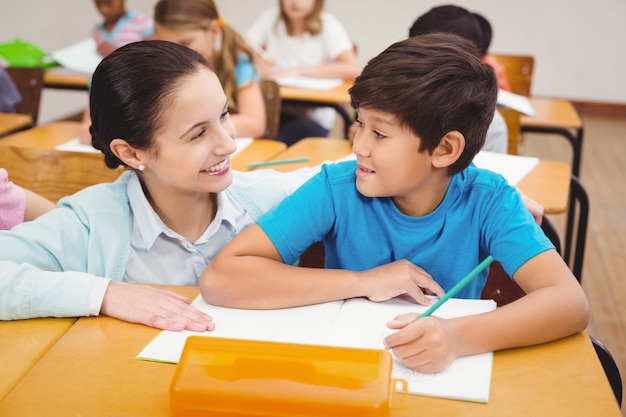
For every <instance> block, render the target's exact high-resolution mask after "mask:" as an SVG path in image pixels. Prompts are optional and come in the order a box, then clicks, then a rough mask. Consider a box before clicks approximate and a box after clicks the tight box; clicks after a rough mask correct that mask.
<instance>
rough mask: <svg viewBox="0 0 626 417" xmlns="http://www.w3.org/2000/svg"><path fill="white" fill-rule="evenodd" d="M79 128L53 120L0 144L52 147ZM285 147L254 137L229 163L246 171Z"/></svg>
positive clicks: (66, 139) (73, 136)
mask: <svg viewBox="0 0 626 417" xmlns="http://www.w3.org/2000/svg"><path fill="white" fill-rule="evenodd" d="M79 129H80V122H53V123H49V124H46V125H43V126H38V127H36V128H33V129H28V130H25V131H22V132H19V133H16V134H14V135H10V136H7V137H5V138H2V139H0V146H4V145H6V146H9V145H12V146H23V147H35V148H54V147H56V146H58V145H61V144H62V143H65V142H67V141H69V140H71V139H73V138H75V137H77V135H78V131H79ZM285 148H286V145H285V144H284V143H283V142H279V141H276V140H270V139H256V140H254V141H253V142H252V143H251V144H250V145H249V146H248V147H246V148H245V149H244V150H242V151H241V152H240V153H238V154H237V155H236V156H235V157H234V158H232V161H231V165H232V167H233V169H236V170H240V171H247V170H248V164H249V163H251V162H256V161H265V160H267V159H270V158H272V157H273V156H274V155H276V154H278V153H279V152H281V151H283V150H284V149H285Z"/></svg>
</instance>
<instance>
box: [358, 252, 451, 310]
mask: <svg viewBox="0 0 626 417" xmlns="http://www.w3.org/2000/svg"><path fill="white" fill-rule="evenodd" d="M361 274H362V276H361V279H363V280H364V285H365V289H366V292H365V296H366V297H367V298H368V299H369V300H370V301H376V302H380V301H386V300H390V299H392V298H395V297H398V296H400V295H403V294H407V295H408V296H410V297H411V298H413V299H414V300H415V301H416V302H418V303H419V304H422V305H431V304H432V303H433V301H432V300H431V299H430V298H428V297H426V294H428V295H433V294H436V295H438V296H439V297H441V296H443V295H444V290H443V288H441V286H440V285H439V284H437V282H435V280H433V278H432V277H431V276H430V274H428V273H427V272H426V271H424V270H423V269H422V268H420V267H419V266H417V265H414V264H413V263H411V262H409V261H407V260H406V259H401V260H399V261H395V262H392V263H389V264H386V265H382V266H379V267H376V268H372V269H369V270H367V271H363V272H362V273H361Z"/></svg>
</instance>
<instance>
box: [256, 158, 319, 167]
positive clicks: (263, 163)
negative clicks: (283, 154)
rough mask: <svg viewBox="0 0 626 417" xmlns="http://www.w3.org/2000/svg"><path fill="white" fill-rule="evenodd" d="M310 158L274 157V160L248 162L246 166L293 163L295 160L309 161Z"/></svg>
mask: <svg viewBox="0 0 626 417" xmlns="http://www.w3.org/2000/svg"><path fill="white" fill-rule="evenodd" d="M310 160H311V158H309V157H304V158H292V159H276V160H274V161H263V162H252V163H250V164H248V168H259V167H267V166H271V165H282V164H293V163H296V162H309V161H310Z"/></svg>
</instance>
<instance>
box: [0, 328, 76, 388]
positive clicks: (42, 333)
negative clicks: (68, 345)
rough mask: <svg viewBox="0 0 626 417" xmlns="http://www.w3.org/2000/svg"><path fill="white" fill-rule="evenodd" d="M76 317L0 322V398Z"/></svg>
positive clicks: (65, 330) (33, 364)
mask: <svg viewBox="0 0 626 417" xmlns="http://www.w3.org/2000/svg"><path fill="white" fill-rule="evenodd" d="M75 321H76V319H73V318H68V319H65V318H63V319H56V318H41V319H32V320H16V321H0V340H2V343H0V362H1V363H2V372H0V399H2V398H4V396H6V394H7V393H8V392H9V391H11V389H12V388H13V387H14V386H15V385H16V384H17V383H18V381H20V380H21V379H22V378H23V377H24V375H26V374H27V373H28V371H30V369H31V368H32V367H33V366H35V364H36V363H37V362H38V361H39V360H40V359H41V358H42V357H43V356H44V355H45V353H46V352H47V351H48V350H49V349H50V348H51V347H52V346H53V345H54V344H55V343H56V342H57V341H58V340H59V339H60V338H61V336H63V335H64V334H65V332H67V331H68V330H69V329H70V327H71V326H72V324H74V322H75Z"/></svg>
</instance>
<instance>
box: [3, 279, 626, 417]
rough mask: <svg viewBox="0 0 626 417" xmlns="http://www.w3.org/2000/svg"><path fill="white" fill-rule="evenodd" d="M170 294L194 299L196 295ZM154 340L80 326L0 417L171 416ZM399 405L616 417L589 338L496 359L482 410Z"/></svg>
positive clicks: (165, 373)
mask: <svg viewBox="0 0 626 417" xmlns="http://www.w3.org/2000/svg"><path fill="white" fill-rule="evenodd" d="M173 290H175V291H177V292H179V293H181V294H185V295H187V296H190V297H193V296H195V295H197V294H198V289H197V288H195V287H174V288H173ZM20 323H21V322H20ZM0 324H4V323H0ZM217 325H218V326H220V325H228V324H227V323H217ZM157 334H158V330H156V329H153V328H149V327H146V326H142V325H137V324H131V323H126V322H122V321H119V320H116V319H112V318H108V317H92V318H81V319H79V320H78V322H77V323H76V324H74V326H72V327H71V329H70V330H69V331H68V332H67V333H65V335H64V336H63V337H62V338H61V339H60V340H59V341H58V342H57V343H56V344H55V345H54V346H53V347H52V348H51V349H50V350H49V351H48V353H47V354H46V355H45V356H44V357H43V358H42V359H41V360H40V361H39V362H38V363H37V364H36V365H35V366H34V367H33V368H32V369H31V370H30V372H28V373H27V374H26V375H25V376H24V377H23V378H22V379H21V381H20V382H19V383H18V384H17V385H16V386H15V387H14V388H13V390H12V391H11V392H9V393H8V394H7V395H6V396H5V398H4V399H2V400H1V401H0V415H2V416H5V417H10V416H16V417H17V416H19V417H30V416H41V415H45V416H49V417H52V416H59V417H66V416H70V415H73V416H78V415H89V416H151V417H158V416H171V415H172V413H171V411H170V407H169V385H170V382H171V380H172V377H173V374H174V370H175V365H172V364H165V363H157V362H148V361H140V360H137V359H135V356H136V355H137V353H139V351H141V349H142V348H143V347H144V346H145V345H146V344H147V343H148V342H149V341H150V340H152V338H153V337H155V336H156V335H157ZM403 400H405V404H406V408H405V409H404V410H400V411H398V412H395V411H394V412H393V413H392V415H393V416H395V415H398V416H400V415H402V416H423V415H442V416H443V415H445V416H456V415H459V416H460V415H463V416H467V417H471V416H481V417H485V416H502V415H505V414H506V415H515V416H533V417H541V416H550V417H552V416H556V415H567V416H570V417H576V416H585V417H587V416H603V417H619V416H620V415H621V414H620V410H619V408H618V406H617V402H616V401H615V397H614V396H613V392H612V391H611V388H610V386H609V383H608V381H607V379H606V377H605V375H604V371H603V370H602V367H601V365H600V362H599V361H598V359H597V356H596V354H595V351H594V350H593V347H592V345H591V343H590V342H589V339H588V337H587V336H586V333H580V334H577V335H574V336H572V337H568V338H566V339H563V340H560V341H557V342H553V343H548V344H544V345H539V346H534V347H530V348H523V349H512V350H506V351H500V352H496V353H495V355H494V363H493V374H492V386H491V395H490V400H489V402H488V403H487V404H480V403H471V402H465V401H456V400H447V399H441V398H429V397H422V396H413V395H411V396H406V397H405V398H403Z"/></svg>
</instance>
